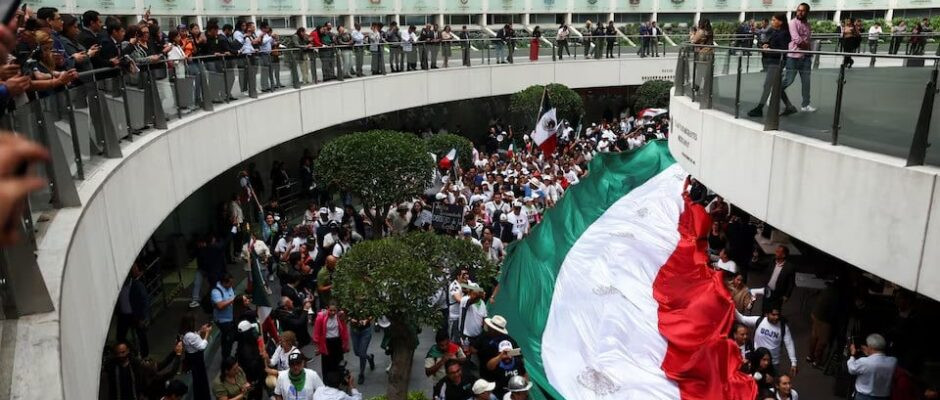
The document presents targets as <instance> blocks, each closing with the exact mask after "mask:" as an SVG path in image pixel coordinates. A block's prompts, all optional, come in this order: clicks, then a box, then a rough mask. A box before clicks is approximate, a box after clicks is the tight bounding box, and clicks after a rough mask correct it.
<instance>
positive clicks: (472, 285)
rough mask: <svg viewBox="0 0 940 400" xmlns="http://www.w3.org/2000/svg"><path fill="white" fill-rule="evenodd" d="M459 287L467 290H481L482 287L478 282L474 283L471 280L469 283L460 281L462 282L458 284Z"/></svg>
mask: <svg viewBox="0 0 940 400" xmlns="http://www.w3.org/2000/svg"><path fill="white" fill-rule="evenodd" d="M460 287H461V288H463V289H467V290H469V291H472V292H483V288H481V287H480V285H478V284H476V283H472V282H471V283H462V284H460Z"/></svg>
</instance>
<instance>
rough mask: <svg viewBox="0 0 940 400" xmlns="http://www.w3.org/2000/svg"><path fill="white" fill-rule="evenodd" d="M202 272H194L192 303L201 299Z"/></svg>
mask: <svg viewBox="0 0 940 400" xmlns="http://www.w3.org/2000/svg"><path fill="white" fill-rule="evenodd" d="M202 278H203V276H202V271H196V279H194V280H193V301H199V300H200V299H202Z"/></svg>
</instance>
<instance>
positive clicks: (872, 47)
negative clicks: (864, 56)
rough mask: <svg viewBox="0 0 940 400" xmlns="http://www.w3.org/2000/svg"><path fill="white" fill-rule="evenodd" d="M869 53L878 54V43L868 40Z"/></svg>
mask: <svg viewBox="0 0 940 400" xmlns="http://www.w3.org/2000/svg"><path fill="white" fill-rule="evenodd" d="M868 52H869V53H871V54H878V41H877V40H871V39H868Z"/></svg>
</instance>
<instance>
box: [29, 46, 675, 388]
mask: <svg viewBox="0 0 940 400" xmlns="http://www.w3.org/2000/svg"><path fill="white" fill-rule="evenodd" d="M674 66H675V60H674V59H636V60H631V59H613V60H589V61H571V62H565V63H520V64H515V65H500V66H496V65H492V66H477V67H474V68H459V67H455V68H450V69H446V70H435V71H420V72H412V73H404V74H396V75H390V76H386V77H369V78H363V79H358V80H349V81H345V82H332V83H326V84H320V85H317V86H312V87H306V88H303V89H300V90H284V91H281V92H278V93H275V94H269V95H264V96H262V97H261V98H259V99H254V100H251V99H248V100H244V101H240V102H236V103H232V104H227V105H220V106H218V107H217V109H216V111H215V112H213V113H199V114H196V115H194V116H190V117H187V118H185V119H183V120H178V121H172V122H171V123H170V126H169V129H168V130H165V131H160V132H151V133H149V134H147V135H144V136H142V137H141V138H139V139H137V140H135V141H134V142H133V143H129V144H126V145H125V146H124V148H123V151H124V154H125V157H124V158H122V159H115V160H106V161H105V162H104V163H103V165H102V166H101V167H100V168H99V169H98V170H96V171H95V172H94V173H93V174H91V175H90V176H89V178H88V179H87V180H85V181H84V182H82V183H81V186H80V187H79V194H80V197H81V199H82V204H83V206H82V207H80V208H74V209H63V210H60V211H59V212H58V213H57V215H56V216H55V218H53V220H52V221H51V222H50V225H49V229H48V233H47V234H46V235H45V236H44V237H43V238H42V240H41V242H40V243H39V252H38V258H39V264H40V268H41V269H42V271H43V276H44V278H45V280H46V284H47V286H49V290H50V292H51V295H52V296H53V298H54V299H55V301H56V303H57V304H56V310H57V311H56V312H54V313H49V314H45V315H36V316H29V317H26V318H23V319H21V320H20V328H19V331H18V334H17V354H16V358H15V361H14V374H15V376H14V382H17V384H16V385H14V388H13V393H12V397H13V398H14V399H27V398H32V397H34V396H35V394H36V393H47V394H49V393H51V394H52V397H61V398H66V399H80V400H84V399H92V398H95V397H96V394H97V392H98V374H99V371H100V365H101V354H102V353H101V350H102V348H103V346H104V344H105V338H106V335H107V331H108V321H109V319H110V317H111V312H112V310H113V307H114V304H115V302H116V299H117V294H118V291H119V290H120V284H121V282H122V280H123V278H124V277H125V276H126V275H127V273H128V269H129V267H130V264H131V262H132V261H133V259H134V257H135V256H136V255H137V252H138V251H139V250H140V248H141V247H142V246H143V244H144V242H145V241H146V240H147V238H148V237H150V235H151V234H152V233H153V231H154V230H155V229H156V228H157V226H158V225H159V224H160V223H161V221H163V220H164V218H166V216H167V215H168V214H169V213H170V212H171V211H172V210H173V209H174V208H175V207H176V206H177V205H178V204H180V202H182V201H183V200H184V199H186V197H187V196H189V195H190V194H191V193H193V192H194V191H195V190H196V189H198V188H199V187H200V186H202V185H203V184H205V183H206V182H208V181H209V180H210V179H212V178H213V177H215V176H216V175H218V174H220V173H222V172H224V171H226V170H227V169H229V168H231V167H232V166H234V165H236V164H237V163H239V162H241V161H242V160H245V159H246V158H249V157H251V156H253V155H255V154H257V153H259V152H261V151H263V150H265V149H268V148H270V147H272V146H275V145H278V144H279V143H282V142H285V141H288V140H291V139H294V138H297V137H300V136H302V135H304V134H306V133H309V132H314V131H318V130H320V129H323V128H326V127H329V126H331V125H335V124H338V123H343V122H348V121H352V120H356V119H360V118H363V117H367V116H371V115H376V114H380V113H384V112H389V111H396V110H401V109H405V108H410V107H417V106H425V105H428V104H433V103H438V102H444V101H453V100H461V99H470V98H477V97H486V96H498V95H506V94H510V93H513V92H515V91H518V90H519V89H522V88H525V87H527V86H529V85H533V84H545V83H551V82H558V83H564V84H567V85H569V86H572V87H593V86H618V85H638V84H641V83H642V82H643V80H644V77H654V76H663V75H670V74H672V70H673V68H674ZM59 394H61V395H59Z"/></svg>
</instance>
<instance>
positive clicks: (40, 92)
mask: <svg viewBox="0 0 940 400" xmlns="http://www.w3.org/2000/svg"><path fill="white" fill-rule="evenodd" d="M25 37H26V38H29V37H32V38H33V41H34V42H33V43H34V44H35V46H36V50H34V51H32V52H30V57H29V59H27V60H26V61H25V62H24V63H23V68H24V69H25V72H26V73H29V74H30V78H31V82H30V84H29V86H30V91H32V92H35V94H36V95H37V96H38V97H46V96H48V95H50V94H52V93H53V92H54V91H55V90H57V89H59V88H62V87H65V86H66V85H68V84H69V83H70V82H72V81H73V80H75V78H77V77H78V72H77V71H75V70H74V69H70V70H67V71H59V70H57V69H56V61H55V57H54V56H53V52H52V47H53V40H52V35H50V34H49V33H47V32H46V31H43V30H36V31H33V32H31V33H27V34H26V35H25Z"/></svg>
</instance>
